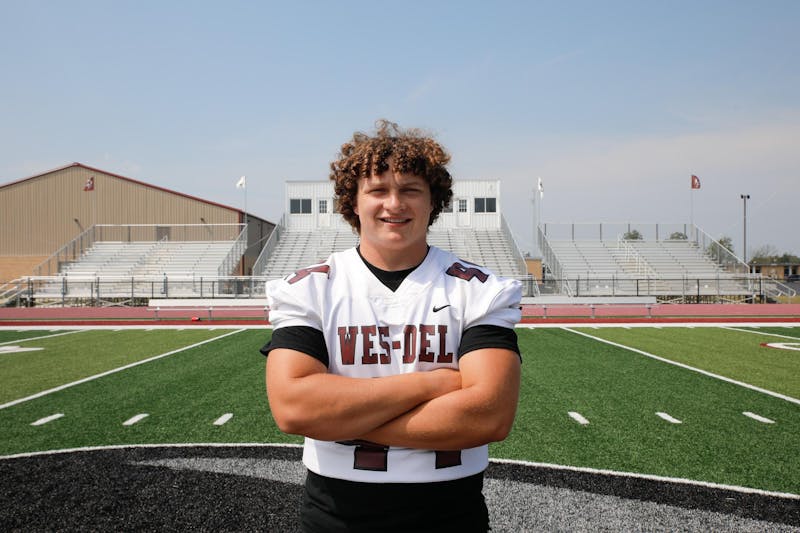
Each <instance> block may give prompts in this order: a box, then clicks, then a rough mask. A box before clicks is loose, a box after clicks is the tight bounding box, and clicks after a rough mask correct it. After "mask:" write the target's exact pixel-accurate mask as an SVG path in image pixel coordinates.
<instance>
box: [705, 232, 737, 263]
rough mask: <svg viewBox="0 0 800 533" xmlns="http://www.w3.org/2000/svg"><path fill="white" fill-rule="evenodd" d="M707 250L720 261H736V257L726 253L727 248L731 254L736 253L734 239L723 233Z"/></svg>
mask: <svg viewBox="0 0 800 533" xmlns="http://www.w3.org/2000/svg"><path fill="white" fill-rule="evenodd" d="M706 250H707V251H708V253H709V255H710V256H711V257H713V258H714V260H715V261H719V262H721V263H723V264H729V263H736V260H735V259H733V258H731V256H730V255H728V254H727V253H724V252H725V251H726V250H727V251H728V252H730V253H731V254H733V255H736V254H735V253H734V251H733V239H731V238H730V237H728V236H725V235H723V236H722V237H720V238H719V239H717V241H716V242H712V243H711V245H710V246H709V247H708V248H706Z"/></svg>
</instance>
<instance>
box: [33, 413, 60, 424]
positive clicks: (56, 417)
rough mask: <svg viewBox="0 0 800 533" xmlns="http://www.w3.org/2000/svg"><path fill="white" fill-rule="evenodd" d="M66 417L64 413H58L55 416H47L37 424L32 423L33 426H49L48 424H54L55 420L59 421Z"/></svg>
mask: <svg viewBox="0 0 800 533" xmlns="http://www.w3.org/2000/svg"><path fill="white" fill-rule="evenodd" d="M62 416H64V413H56V414H54V415H50V416H46V417H44V418H40V419H39V420H37V421H36V422H31V425H32V426H41V425H42V424H47V423H48V422H52V421H53V420H58V419H59V418H61V417H62Z"/></svg>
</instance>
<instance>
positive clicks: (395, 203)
mask: <svg viewBox="0 0 800 533" xmlns="http://www.w3.org/2000/svg"><path fill="white" fill-rule="evenodd" d="M385 206H386V208H387V209H401V208H402V207H403V198H402V196H401V195H400V192H399V191H392V192H390V193H389V194H387V195H386V202H385Z"/></svg>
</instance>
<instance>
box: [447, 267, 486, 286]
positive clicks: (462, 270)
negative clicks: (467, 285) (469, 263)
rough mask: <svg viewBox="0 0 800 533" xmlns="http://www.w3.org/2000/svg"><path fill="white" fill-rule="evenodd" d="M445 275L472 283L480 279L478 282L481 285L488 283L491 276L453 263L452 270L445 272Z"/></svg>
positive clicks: (477, 269) (476, 269)
mask: <svg viewBox="0 0 800 533" xmlns="http://www.w3.org/2000/svg"><path fill="white" fill-rule="evenodd" d="M445 274H448V275H450V276H453V277H454V278H459V279H463V280H466V281H472V278H478V281H480V282H481V283H486V280H487V279H489V274H487V273H486V272H484V271H483V270H481V269H479V268H475V267H465V266H464V265H462V264H461V263H453V264H452V265H450V268H448V269H447V270H446V271H445Z"/></svg>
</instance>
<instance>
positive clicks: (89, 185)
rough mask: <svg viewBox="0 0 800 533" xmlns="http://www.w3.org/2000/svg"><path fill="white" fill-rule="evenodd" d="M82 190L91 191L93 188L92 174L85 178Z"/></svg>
mask: <svg viewBox="0 0 800 533" xmlns="http://www.w3.org/2000/svg"><path fill="white" fill-rule="evenodd" d="M83 190H84V191H93V190H94V176H91V177H89V178H87V179H86V183H85V184H84V186H83Z"/></svg>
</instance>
